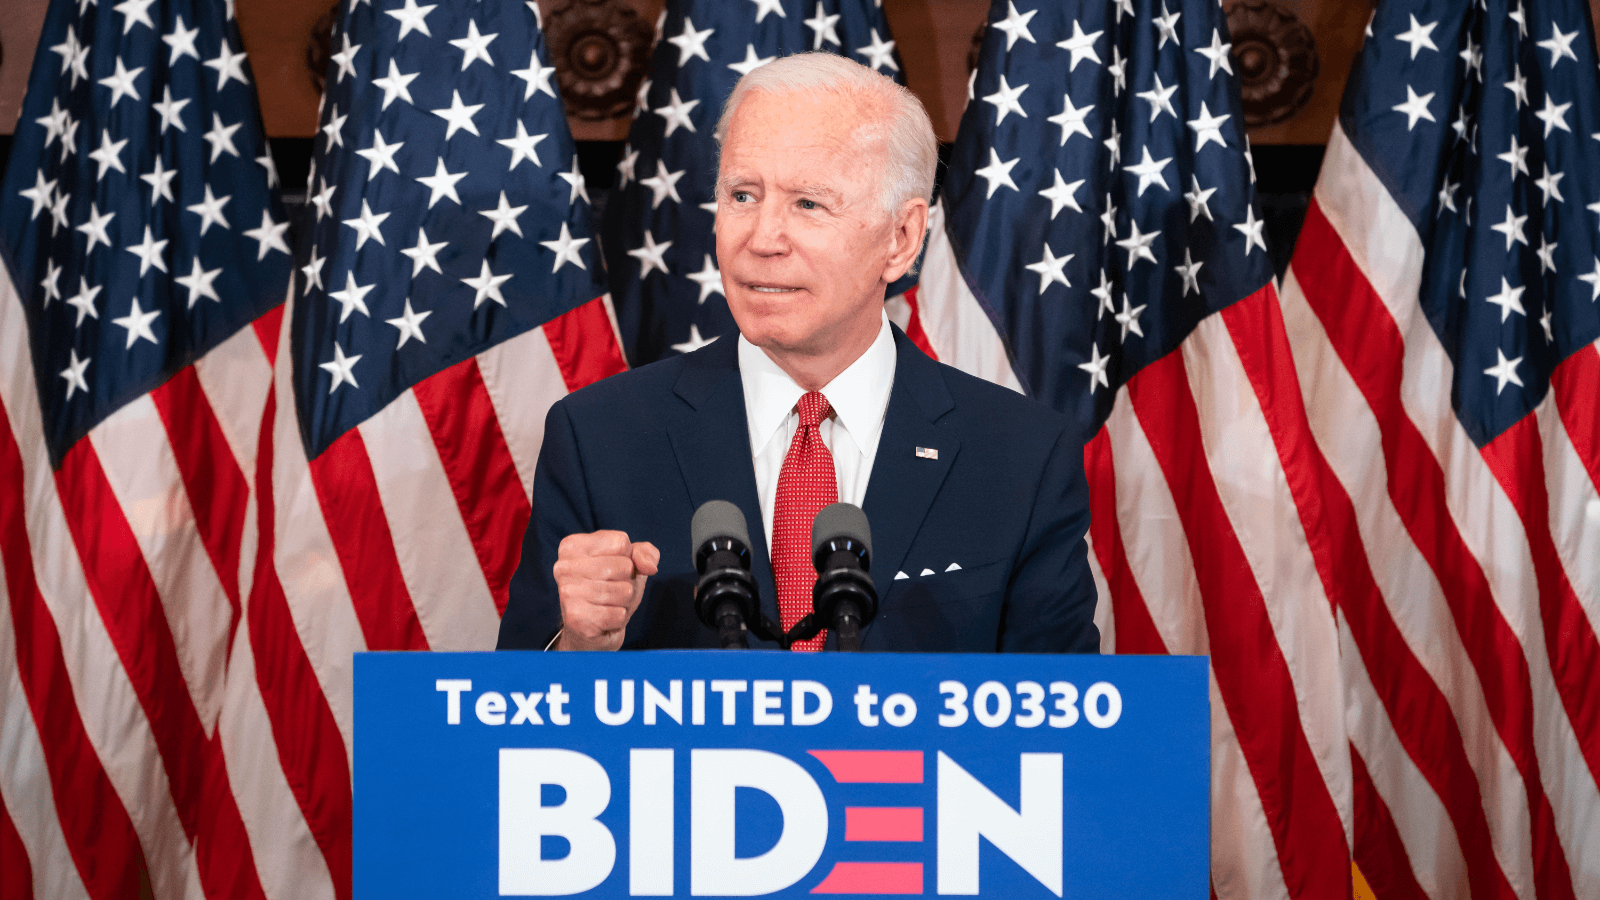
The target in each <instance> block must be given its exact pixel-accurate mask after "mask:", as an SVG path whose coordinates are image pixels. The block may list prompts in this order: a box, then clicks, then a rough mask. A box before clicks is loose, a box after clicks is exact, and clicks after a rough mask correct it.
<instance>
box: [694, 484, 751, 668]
mask: <svg viewBox="0 0 1600 900" xmlns="http://www.w3.org/2000/svg"><path fill="white" fill-rule="evenodd" d="M689 541H690V547H691V550H692V552H693V553H694V568H695V571H696V572H698V573H699V574H700V581H699V583H698V584H696V585H695V588H694V612H695V615H696V616H697V617H699V619H700V621H701V622H703V623H705V625H706V626H707V627H710V628H715V629H716V630H717V635H718V638H719V639H720V641H721V644H722V647H723V649H728V648H739V649H747V648H748V647H749V646H750V642H749V640H748V639H747V638H746V637H745V622H753V621H758V620H759V616H760V615H761V605H760V603H759V601H758V600H757V599H756V582H755V579H754V578H751V577H750V529H749V528H747V527H746V526H745V521H744V513H742V512H740V511H739V507H737V506H734V505H733V504H732V503H729V502H728V501H726V500H710V501H707V502H706V503H703V504H701V506H700V508H699V509H697V510H695V513H694V518H693V519H692V520H690V522H689Z"/></svg>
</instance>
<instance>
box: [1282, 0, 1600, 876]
mask: <svg viewBox="0 0 1600 900" xmlns="http://www.w3.org/2000/svg"><path fill="white" fill-rule="evenodd" d="M1594 47H1595V36H1594V29H1593V23H1592V22H1591V21H1590V18H1589V12H1588V8H1587V6H1586V5H1585V4H1584V3H1582V2H1579V0H1569V2H1561V0H1529V2H1505V0H1482V2H1474V3H1453V4H1452V3H1425V2H1395V3H1385V4H1383V5H1381V6H1379V8H1378V11H1377V13H1376V14H1375V16H1374V18H1373V19H1372V21H1371V23H1370V24H1369V26H1368V28H1367V34H1366V42H1365V45H1364V46H1363V48H1362V51H1361V54H1360V55H1359V56H1358V57H1357V59H1356V62H1355V66H1354V69H1353V71H1352V73H1351V77H1350V81H1349V84H1348V87H1347V89H1346V93H1345V96H1344V100H1343V104H1342V107H1341V110H1340V115H1339V121H1338V123H1337V124H1336V126H1335V129H1334V133H1333V136H1332V139H1331V141H1330V142H1329V146H1328V153H1327V158H1326V161H1325V162H1324V164H1323V168H1322V172H1321V175H1320V177H1319V179H1318V182H1317V187H1316V190H1315V193H1314V195H1313V200H1312V204H1311V209H1310V212H1309V214H1308V215H1307V218H1306V223H1305V228H1304V230H1303V231H1302V232H1301V236H1300V241H1299V245H1298V246H1297V247H1296V249H1295V255H1294V259H1293V261H1292V263H1291V266H1290V270H1289V274H1288V277H1287V278H1286V279H1285V282H1284V291H1283V298H1282V309H1283V317H1284V321H1285V324H1286V326H1287V329H1288V334H1289V336H1290V339H1291V343H1292V346H1293V350H1294V360H1295V365H1296V368H1297V370H1298V372H1299V376H1300V377H1299V383H1300V386H1301V388H1302V390H1303V391H1304V395H1305V402H1306V408H1307V410H1308V412H1309V413H1310V416H1309V425H1310V428H1311V431H1312V433H1313V435H1314V437H1315V439H1316V442H1317V444H1318V446H1319V447H1321V448H1322V450H1323V451H1324V453H1325V460H1326V462H1325V463H1324V464H1323V465H1321V466H1320V467H1319V470H1318V471H1317V472H1315V478H1316V481H1317V484H1318V485H1319V489H1320V492H1321V494H1322V496H1323V498H1324V507H1325V510H1326V512H1327V525H1328V530H1327V540H1328V544H1329V552H1330V553H1331V554H1332V556H1333V557H1334V558H1335V559H1337V560H1339V561H1340V566H1339V573H1340V578H1339V579H1338V580H1337V581H1336V582H1335V585H1334V591H1333V593H1332V595H1331V599H1333V601H1334V602H1335V603H1336V605H1337V607H1338V612H1339V617H1338V626H1339V638H1340V644H1341V648H1342V651H1343V652H1342V654H1341V657H1340V661H1341V668H1342V670H1343V680H1344V682H1345V684H1346V686H1347V699H1346V706H1347V713H1346V716H1347V723H1348V727H1349V732H1350V742H1351V760H1352V764H1353V766H1354V770H1355V777H1354V780H1353V787H1354V811H1355V817H1356V824H1357V827H1356V831H1355V842H1354V845H1353V850H1354V854H1355V859H1356V863H1357V865H1358V866H1359V868H1360V870H1361V872H1362V873H1363V875H1364V876H1365V878H1366V880H1367V881H1368V883H1370V884H1371V886H1372V888H1373V890H1374V891H1375V892H1376V894H1377V895H1378V896H1380V897H1385V896H1391V895H1392V896H1402V895H1403V896H1422V895H1427V896H1434V897H1439V896H1466V895H1468V894H1469V893H1470V895H1471V896H1478V897H1490V896H1505V897H1509V896H1513V895H1515V896H1518V897H1541V898H1543V897H1592V896H1597V895H1600V828H1597V827H1596V826H1597V824H1600V788H1597V775H1600V711H1597V707H1596V706H1595V704H1594V702H1593V699H1592V697H1590V696H1589V695H1590V694H1592V686H1593V684H1594V683H1595V679H1596V678H1597V677H1600V645H1597V641H1596V622H1597V621H1600V567H1597V564H1596V560H1600V500H1597V499H1596V497H1597V493H1596V485H1597V484H1600V440H1597V436H1600V425H1597V422H1600V417H1597V407H1600V353H1597V350H1596V343H1595V342H1596V340H1597V338H1600V307H1597V301H1600V227H1597V224H1600V223H1597V218H1596V217H1597V216H1600V202H1597V201H1600V77H1597V68H1600V67H1597V61H1596V57H1595V50H1594Z"/></svg>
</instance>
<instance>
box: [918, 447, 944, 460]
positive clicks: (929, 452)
mask: <svg viewBox="0 0 1600 900" xmlns="http://www.w3.org/2000/svg"><path fill="white" fill-rule="evenodd" d="M938 458H939V451H938V450H937V449H935V448H933V447H918V448H917V459H938Z"/></svg>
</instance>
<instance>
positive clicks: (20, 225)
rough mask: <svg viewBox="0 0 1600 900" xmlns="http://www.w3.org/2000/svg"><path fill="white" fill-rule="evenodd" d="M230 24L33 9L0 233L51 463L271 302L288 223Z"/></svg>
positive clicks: (92, 8)
mask: <svg viewBox="0 0 1600 900" xmlns="http://www.w3.org/2000/svg"><path fill="white" fill-rule="evenodd" d="M230 11H231V10H228V9H225V7H224V6H223V5H222V4H212V3H205V2H193V3H185V2H179V3H161V4H156V3H155V2H154V0H123V2H120V3H111V2H104V3H92V2H85V3H72V2H64V3H63V2H57V3H52V4H51V6H50V11H49V14H48V16H47V18H46V21H45V25H44V32H43V35H42V37H41V40H40V49H39V54H38V57H37V61H36V63H35V65H34V67H33V74H32V77H31V79H30V81H29V85H28V95H27V100H26V102H25V103H24V105H23V110H22V116H21V119H20V120H19V122H18V123H17V132H16V138H15V143H14V144H13V145H12V148H11V158H10V164H9V166H8V167H7V170H6V180H5V188H4V195H3V199H0V234H3V236H4V245H5V249H6V253H7V260H6V261H7V263H8V264H9V266H10V268H11V274H12V277H13V278H14V280H15V284H16V288H17V292H18V294H19V295H20V296H21V298H22V301H23V307H24V309H25V311H26V315H27V321H28V336H29V342H30V345H31V347H32V350H33V364H34V376H35V379H36V380H37V383H38V391H39V402H40V404H41V406H42V408H43V415H44V431H45V436H46V440H47V443H48V445H49V448H50V454H51V457H52V459H53V460H55V461H57V462H59V461H60V459H61V457H62V455H63V454H65V453H66V451H67V449H68V448H69V447H71V445H72V444H73V443H74V442H75V441H77V440H78V439H79V438H81V437H83V436H84V435H85V434H87V433H88V432H89V430H90V429H91V428H93V427H94V426H95V425H96V424H98V423H100V422H101V421H103V420H104V419H105V418H106V417H107V416H109V415H111V414H112V413H114V412H115V411H116V410H118V409H119V408H121V407H122V406H123V405H124V404H126V403H127V402H128V401H130V400H132V399H134V398H136V397H140V396H142V395H144V394H145V393H147V392H149V391H150V390H151V389H153V388H155V387H156V386H158V385H160V384H162V383H164V382H165V381H166V380H167V379H168V378H170V377H171V376H172V374H173V373H174V372H176V371H178V370H179V369H181V368H183V367H184V366H186V365H188V364H189V363H191V362H194V361H195V360H196V359H198V358H200V357H201V356H203V355H205V353H206V352H207V351H208V350H210V349H211V348H213V347H215V346H217V345H218V344H220V343H221V342H223V341H224V340H226V339H227V338H228V337H229V336H231V335H233V334H234V333H235V332H237V331H238V330H239V329H240V328H243V327H244V326H245V325H247V324H248V323H250V322H251V321H253V320H254V319H256V318H257V317H258V316H260V315H261V314H262V313H263V312H265V311H267V310H268V309H270V308H272V307H273V306H276V305H277V304H279V303H281V302H282V301H283V294H282V289H283V285H284V284H285V283H286V282H287V279H288V270H289V252H288V251H289V246H288V243H287V240H286V232H287V231H288V224H287V223H286V222H285V218H284V214H283V212H282V210H281V208H280V207H279V205H278V201H277V198H276V194H275V192H274V191H273V188H274V187H276V181H277V174H276V171H275V170H274V168H273V165H272V157H271V156H269V155H268V154H267V151H266V145H265V141H264V139H263V135H262V130H261V117H260V113H259V112H258V110H257V107H256V89H255V82H254V80H253V79H252V78H251V75H250V67H249V64H248V63H247V62H246V60H245V53H244V50H243V48H242V46H241V45H240V41H239V36H238V29H237V27H236V26H235V24H234V22H233V21H232V19H231V17H230V16H229V12H230Z"/></svg>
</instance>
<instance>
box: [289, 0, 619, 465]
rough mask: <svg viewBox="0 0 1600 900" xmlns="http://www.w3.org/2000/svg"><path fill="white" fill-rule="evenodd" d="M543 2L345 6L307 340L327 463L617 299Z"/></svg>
mask: <svg viewBox="0 0 1600 900" xmlns="http://www.w3.org/2000/svg"><path fill="white" fill-rule="evenodd" d="M538 16H539V12H538V6H537V4H535V3H532V2H526V3H524V2H511V0H484V2H477V3H466V4H442V3H440V4H419V3H417V2H415V0H404V2H402V3H373V2H365V0H353V2H350V3H347V4H346V5H344V6H342V7H341V9H340V13H339V21H338V25H337V27H336V28H335V31H334V35H333V50H334V52H333V54H332V59H331V60H330V62H329V68H328V77H327V89H326V93H325V95H324V98H323V106H322V110H321V117H320V118H321V127H320V129H319V132H318V134H317V137H316V152H315V156H314V159H313V167H312V173H311V181H310V184H309V186H308V191H309V195H310V205H309V210H308V215H309V216H310V217H311V219H310V223H309V224H310V227H309V228H308V229H307V234H308V240H307V242H306V246H305V248H304V249H303V250H302V251H301V253H300V254H299V258H298V261H297V262H298V265H299V275H298V278H297V288H296V290H297V291H298V292H299V294H300V295H302V296H303V297H304V298H305V299H304V302H302V303H298V304H297V305H296V307H295V312H294V317H293V323H292V326H291V327H292V332H291V334H292V347H293V353H294V355H295V365H294V386H295V398H296V402H297V404H298V406H299V409H300V416H301V427H302V431H303V436H304V439H305V443H306V451H307V453H308V454H309V455H310V456H312V457H315V456H316V455H317V454H318V453H320V452H321V451H322V450H323V449H324V448H326V447H327V446H328V445H329V444H330V443H331V442H332V441H333V440H334V439H335V438H337V437H339V436H340V435H342V434H344V433H345V432H347V431H349V430H350V429H351V428H353V427H355V426H356V425H358V424H360V423H361V422H363V421H365V420H366V419H368V418H369V417H371V416H372V415H374V414H375V413H376V412H378V411H379V410H380V409H382V408H384V406H385V405H387V404H388V403H389V401H391V400H393V399H394V398H395V397H397V396H398V395H400V394H401V393H403V392H404V391H406V390H407V389H408V388H410V387H411V386H413V385H415V384H417V383H418V382H420V381H422V380H424V379H426V378H428V377H429V376H431V375H433V374H435V373H437V372H440V371H442V370H444V369H446V368H448V367H450V366H452V365H454V364H456V363H458V362H461V361H462V360H465V359H467V358H469V357H472V356H474V355H476V354H478V353H480V352H482V351H484V350H486V349H488V348H490V347H493V346H495V345H496V344H499V343H501V342H503V341H506V340H508V339H510V338H513V337H516V336H517V335H520V334H523V333H525V332H527V331H529V330H531V329H534V328H537V327H539V326H541V325H543V324H545V323H546V322H549V321H551V320H552V319H555V318H557V317H558V316H560V315H562V314H563V313H566V312H568V311H570V310H572V309H575V308H576V307H578V306H581V305H582V304H584V303H587V302H589V301H591V300H593V299H595V298H596V297H599V296H601V295H602V294H604V293H605V286H604V272H603V268H602V264H601V261H600V258H599V253H598V252H597V248H596V247H595V245H594V243H593V241H592V239H591V238H590V227H589V218H590V216H589V194H588V190H587V186H586V185H585V184H584V180H583V175H582V174H581V173H580V172H579V171H578V162H577V155H576V152H575V148H574V145H573V142H572V136H571V133H570V132H569V131H568V128H567V122H566V114H565V111H564V109H563V106H562V103H561V100H560V97H559V96H558V94H557V87H556V82H555V80H554V75H555V69H554V68H553V67H552V66H550V64H549V60H548V58H547V57H548V54H547V51H546V48H545V42H544V37H543V33H542V31H541V29H540V23H539V21H538Z"/></svg>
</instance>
